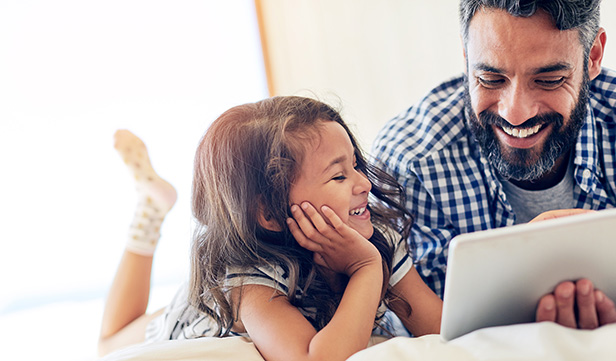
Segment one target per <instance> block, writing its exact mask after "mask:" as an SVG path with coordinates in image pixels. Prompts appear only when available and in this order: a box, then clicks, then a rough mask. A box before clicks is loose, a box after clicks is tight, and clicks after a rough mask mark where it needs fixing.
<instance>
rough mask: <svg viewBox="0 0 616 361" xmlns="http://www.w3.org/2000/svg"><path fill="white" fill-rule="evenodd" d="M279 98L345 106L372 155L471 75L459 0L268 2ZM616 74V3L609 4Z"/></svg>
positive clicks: (608, 58)
mask: <svg viewBox="0 0 616 361" xmlns="http://www.w3.org/2000/svg"><path fill="white" fill-rule="evenodd" d="M257 3H258V4H259V3H260V4H261V6H262V8H263V14H264V18H265V22H266V26H265V30H266V35H267V40H268V41H267V44H268V49H269V51H270V64H271V68H272V69H273V75H272V77H271V78H272V82H273V84H274V87H273V90H274V92H275V93H276V94H310V93H314V94H316V95H317V96H319V97H320V98H322V99H325V100H331V101H332V102H333V103H340V104H341V105H342V111H343V116H344V118H345V119H346V121H347V122H349V123H352V124H354V125H355V127H356V128H355V130H356V134H358V135H359V137H360V139H361V140H362V143H363V145H364V148H365V149H366V150H368V149H369V146H370V144H371V143H372V141H373V139H374V136H375V135H376V132H378V130H379V129H380V128H381V127H382V125H383V123H384V122H385V121H387V120H389V119H390V118H392V117H393V116H395V115H396V114H397V113H399V112H401V111H402V110H404V109H406V108H407V107H408V106H410V105H411V104H412V103H414V102H415V101H417V100H418V99H419V98H420V97H421V96H422V95H424V94H425V93H426V92H427V91H428V90H430V89H431V88H432V87H433V86H435V85H437V84H438V83H440V82H441V81H443V80H445V79H446V78H448V77H450V76H453V75H456V74H458V73H461V72H462V71H463V58H462V47H461V43H460V37H459V25H458V24H459V23H458V0H430V1H409V0H386V1H374V0H335V1H332V0H290V1H289V0H261V1H258V2H257ZM602 14H603V16H602V24H603V26H604V27H605V28H606V30H607V33H608V45H607V49H606V54H605V61H604V64H605V65H606V66H608V67H611V68H613V69H616V44H612V43H611V41H610V34H612V36H614V37H615V38H616V17H614V16H613V14H616V1H614V0H605V1H603V4H602Z"/></svg>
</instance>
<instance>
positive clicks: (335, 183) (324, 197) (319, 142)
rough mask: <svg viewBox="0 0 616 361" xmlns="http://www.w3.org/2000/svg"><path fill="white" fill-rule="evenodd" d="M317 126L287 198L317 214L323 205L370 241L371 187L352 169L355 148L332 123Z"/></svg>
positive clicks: (340, 129)
mask: <svg viewBox="0 0 616 361" xmlns="http://www.w3.org/2000/svg"><path fill="white" fill-rule="evenodd" d="M321 125H322V127H320V128H319V134H320V137H318V138H317V139H314V140H313V141H312V142H310V143H309V144H307V146H306V152H305V153H304V160H303V162H302V164H301V168H300V170H299V174H298V176H297V177H296V179H295V182H294V183H293V185H292V186H291V192H290V194H289V199H290V201H291V203H292V204H298V205H299V204H301V203H302V202H304V201H306V202H310V203H311V204H312V205H313V206H314V207H315V208H316V209H317V210H319V213H321V206H323V205H327V206H328V207H330V208H331V209H332V210H333V211H334V212H336V214H337V215H338V217H340V219H341V220H342V221H343V222H344V223H346V224H347V225H348V226H350V227H351V228H353V229H355V230H356V231H357V232H359V234H361V235H362V236H364V237H365V238H370V237H372V233H373V231H374V229H373V227H372V222H371V221H370V211H368V209H367V206H368V194H369V193H370V189H371V188H372V185H371V184H370V182H369V181H368V178H367V177H366V176H365V175H364V174H363V173H362V172H360V171H358V170H357V169H355V167H356V166H357V164H356V162H355V149H354V148H353V144H352V143H351V139H350V138H349V136H348V134H347V133H346V131H345V130H344V128H343V127H342V126H341V125H340V124H338V123H336V122H333V121H327V122H324V123H323V124H321ZM321 215H322V214H321Z"/></svg>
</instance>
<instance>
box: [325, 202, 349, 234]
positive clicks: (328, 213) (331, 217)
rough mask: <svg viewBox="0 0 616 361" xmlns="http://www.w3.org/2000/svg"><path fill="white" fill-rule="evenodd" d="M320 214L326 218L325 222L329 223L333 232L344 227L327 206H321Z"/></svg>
mask: <svg viewBox="0 0 616 361" xmlns="http://www.w3.org/2000/svg"><path fill="white" fill-rule="evenodd" d="M321 212H323V215H325V217H327V220H328V221H329V223H331V225H332V226H333V227H334V229H335V230H339V229H341V228H343V227H344V226H346V225H345V224H344V222H342V219H340V217H338V215H337V214H336V212H334V210H333V209H331V208H329V207H328V206H322V207H321Z"/></svg>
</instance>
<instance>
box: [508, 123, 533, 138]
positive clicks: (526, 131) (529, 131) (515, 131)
mask: <svg viewBox="0 0 616 361" xmlns="http://www.w3.org/2000/svg"><path fill="white" fill-rule="evenodd" d="M501 129H503V132H505V133H507V134H509V135H510V136H512V137H516V138H526V137H529V136H531V135H533V134H536V133H537V132H538V131H539V129H541V124H539V125H535V126H534V127H532V128H521V129H520V128H509V127H502V128H501Z"/></svg>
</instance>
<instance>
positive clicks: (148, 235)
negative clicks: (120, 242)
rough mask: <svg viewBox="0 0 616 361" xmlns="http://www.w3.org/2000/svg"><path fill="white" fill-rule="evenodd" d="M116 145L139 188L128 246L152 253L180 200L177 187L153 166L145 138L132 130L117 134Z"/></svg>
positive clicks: (144, 252) (128, 247)
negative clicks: (171, 211) (173, 208)
mask: <svg viewBox="0 0 616 361" xmlns="http://www.w3.org/2000/svg"><path fill="white" fill-rule="evenodd" d="M114 140H115V144H114V147H115V149H116V150H117V151H118V153H120V155H121V156H122V159H123V160H124V163H126V165H127V166H128V169H129V170H130V171H131V173H132V175H133V177H134V179H135V185H136V189H137V209H136V210H135V215H134V218H133V222H132V223H131V225H130V228H129V232H128V241H127V243H126V249H127V250H128V251H130V252H133V253H137V254H141V255H145V256H151V255H153V254H154V251H155V250H156V245H157V244H158V240H159V238H160V227H161V225H162V223H163V220H164V219H165V216H166V215H167V213H168V212H169V211H170V210H171V208H172V207H173V205H174V204H175V201H176V200H177V192H176V191H175V188H173V186H172V185H171V184H169V183H168V182H167V181H165V180H164V179H162V178H161V177H160V176H159V175H158V174H156V172H155V171H154V168H152V164H151V163H150V158H149V156H148V151H147V149H146V147H145V144H143V141H141V139H139V138H138V137H137V136H136V135H134V134H133V133H131V132H130V131H128V130H125V129H121V130H118V131H116V133H115V135H114Z"/></svg>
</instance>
